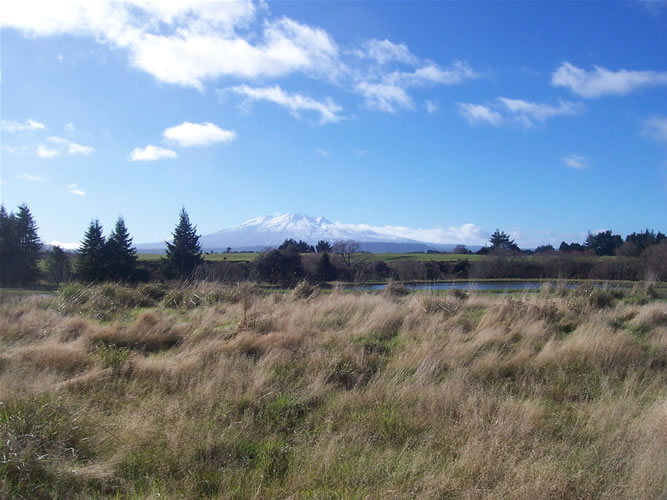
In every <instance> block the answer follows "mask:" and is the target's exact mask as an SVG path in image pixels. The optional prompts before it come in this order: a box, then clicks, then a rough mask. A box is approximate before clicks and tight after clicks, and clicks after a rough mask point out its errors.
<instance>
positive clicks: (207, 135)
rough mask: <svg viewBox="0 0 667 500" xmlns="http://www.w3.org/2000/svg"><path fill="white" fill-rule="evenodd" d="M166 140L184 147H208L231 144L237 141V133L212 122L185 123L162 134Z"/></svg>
mask: <svg viewBox="0 0 667 500" xmlns="http://www.w3.org/2000/svg"><path fill="white" fill-rule="evenodd" d="M162 135H163V136H164V138H165V139H167V140H169V141H172V142H175V143H177V144H179V145H180V146H183V147H186V148H188V147H192V146H208V145H209V144H214V143H216V142H222V143H229V142H232V141H233V140H234V139H236V132H234V131H232V130H224V129H221V128H220V127H218V126H217V125H214V124H213V123H211V122H204V123H191V122H183V123H181V124H180V125H176V126H175V127H170V128H168V129H166V130H165V131H164V133H163V134H162Z"/></svg>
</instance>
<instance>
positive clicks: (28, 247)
mask: <svg viewBox="0 0 667 500" xmlns="http://www.w3.org/2000/svg"><path fill="white" fill-rule="evenodd" d="M18 209H19V210H18V213H17V214H16V235H17V236H18V250H19V258H18V263H17V264H18V275H19V282H20V283H32V282H34V281H37V279H38V278H39V267H38V262H39V253H40V251H41V249H42V242H41V241H40V240H39V236H38V235H37V224H36V223H35V220H34V219H33V217H32V214H31V213H30V209H29V208H28V205H26V204H25V203H24V204H22V205H19V207H18Z"/></svg>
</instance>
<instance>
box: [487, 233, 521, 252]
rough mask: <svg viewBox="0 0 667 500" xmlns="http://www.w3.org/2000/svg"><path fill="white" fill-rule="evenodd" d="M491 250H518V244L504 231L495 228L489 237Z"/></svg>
mask: <svg viewBox="0 0 667 500" xmlns="http://www.w3.org/2000/svg"><path fill="white" fill-rule="evenodd" d="M489 242H490V243H491V247H492V250H514V251H519V246H518V245H517V244H516V243H515V242H514V240H513V239H511V238H510V237H509V235H508V234H506V233H505V232H504V231H500V230H499V229H496V230H495V231H494V233H493V234H492V235H491V238H490V239H489Z"/></svg>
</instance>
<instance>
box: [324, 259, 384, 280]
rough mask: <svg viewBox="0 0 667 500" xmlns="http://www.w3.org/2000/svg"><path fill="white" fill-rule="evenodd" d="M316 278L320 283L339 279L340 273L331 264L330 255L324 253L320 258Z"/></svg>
mask: <svg viewBox="0 0 667 500" xmlns="http://www.w3.org/2000/svg"><path fill="white" fill-rule="evenodd" d="M382 262H383V261H382ZM315 277H316V279H317V280H318V281H334V280H336V279H337V278H338V271H337V270H336V266H334V265H333V264H332V263H331V259H329V254H328V253H323V254H322V257H320V260H319V262H318V263H317V270H316V271H315Z"/></svg>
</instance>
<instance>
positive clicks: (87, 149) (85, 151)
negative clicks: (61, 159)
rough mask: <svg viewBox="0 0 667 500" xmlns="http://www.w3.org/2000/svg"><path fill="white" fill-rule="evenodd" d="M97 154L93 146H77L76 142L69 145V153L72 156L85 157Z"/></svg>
mask: <svg viewBox="0 0 667 500" xmlns="http://www.w3.org/2000/svg"><path fill="white" fill-rule="evenodd" d="M94 152H95V148H94V147H92V146H82V145H81V144H76V143H75V142H70V143H69V144H68V145H67V153H69V154H71V155H84V156H88V155H89V154H91V153H94Z"/></svg>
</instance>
